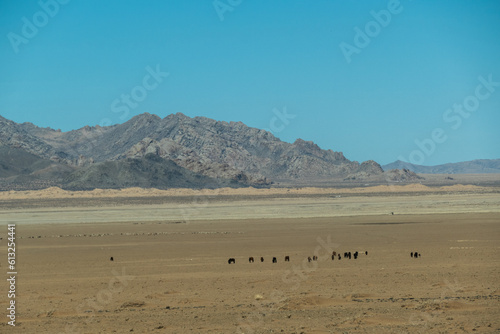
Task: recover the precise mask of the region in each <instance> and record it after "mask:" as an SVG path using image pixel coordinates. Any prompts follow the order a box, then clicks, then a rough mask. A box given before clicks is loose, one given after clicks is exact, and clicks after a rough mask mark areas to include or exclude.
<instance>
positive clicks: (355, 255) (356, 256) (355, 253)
mask: <svg viewBox="0 0 500 334" xmlns="http://www.w3.org/2000/svg"><path fill="white" fill-rule="evenodd" d="M357 258H358V252H357V251H356V252H354V260H356V259H357Z"/></svg>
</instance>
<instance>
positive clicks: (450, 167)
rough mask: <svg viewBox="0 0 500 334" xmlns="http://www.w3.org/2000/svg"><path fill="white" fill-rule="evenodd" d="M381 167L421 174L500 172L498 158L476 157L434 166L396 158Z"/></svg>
mask: <svg viewBox="0 0 500 334" xmlns="http://www.w3.org/2000/svg"><path fill="white" fill-rule="evenodd" d="M382 168H383V169H384V170H386V171H387V170H390V169H395V168H398V169H402V168H405V169H408V170H411V171H413V172H415V173H422V174H487V173H500V159H489V160H488V159H478V160H471V161H464V162H457V163H448V164H443V165H436V166H421V165H414V164H411V163H408V162H403V161H400V160H398V161H395V162H393V163H390V164H387V165H384V166H382Z"/></svg>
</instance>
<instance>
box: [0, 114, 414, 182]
mask: <svg viewBox="0 0 500 334" xmlns="http://www.w3.org/2000/svg"><path fill="white" fill-rule="evenodd" d="M410 167H412V166H401V169H392V170H387V171H386V172H384V170H383V169H382V167H381V166H380V165H379V164H378V163H376V162H375V161H365V162H362V163H359V162H357V161H350V160H348V159H347V158H346V157H345V156H344V155H343V153H342V152H335V151H332V150H323V149H321V148H320V147H318V146H317V145H316V144H314V143H313V142H311V141H305V140H302V139H297V140H296V141H295V142H294V143H287V142H283V141H281V140H280V139H278V138H276V137H275V136H274V135H273V134H272V133H270V132H268V131H265V130H261V129H257V128H252V127H248V126H246V125H245V124H243V123H241V122H229V123H227V122H222V121H216V120H213V119H209V118H206V117H194V118H190V117H187V116H185V115H183V114H181V113H177V114H171V115H169V116H167V117H165V118H163V119H162V118H160V117H158V116H156V115H152V114H148V113H144V114H141V115H137V116H135V117H133V118H132V119H130V120H129V121H127V122H125V123H123V124H117V125H112V126H107V127H101V126H93V127H91V126H85V127H83V128H80V129H78V130H73V131H68V132H62V131H60V130H54V129H51V128H41V127H38V126H36V125H34V124H31V123H22V124H18V123H15V122H13V121H10V120H8V119H5V118H3V117H1V116H0V190H9V189H40V188H46V187H49V186H59V187H61V188H63V189H70V190H86V189H94V188H124V187H145V188H149V187H154V188H160V189H162V188H163V189H164V188H174V187H183V188H217V187H245V186H254V187H269V186H271V185H273V184H274V185H292V186H293V185H322V184H326V183H332V182H333V181H335V182H341V183H344V184H347V185H357V184H364V183H366V182H381V183H383V182H415V181H418V180H421V179H422V176H418V175H417V174H416V173H415V172H414V171H413V169H412V168H410ZM397 168H398V167H397Z"/></svg>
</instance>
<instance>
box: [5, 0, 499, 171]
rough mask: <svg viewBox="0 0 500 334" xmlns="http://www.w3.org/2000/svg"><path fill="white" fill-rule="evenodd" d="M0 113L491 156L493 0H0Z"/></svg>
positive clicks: (412, 155) (418, 154)
mask: <svg viewBox="0 0 500 334" xmlns="http://www.w3.org/2000/svg"><path fill="white" fill-rule="evenodd" d="M0 32H1V34H0V35H1V38H0V115H2V116H4V117H6V118H8V119H11V120H14V121H16V122H28V121H29V122H32V123H34V124H36V125H38V126H42V127H47V126H48V127H52V128H55V129H58V128H59V129H62V130H63V131H67V130H71V129H76V128H80V127H82V126H85V125H96V124H101V125H106V124H115V123H122V122H124V121H126V120H128V119H130V118H131V117H133V116H135V115H138V114H141V113H144V112H149V113H152V114H157V115H159V116H160V117H165V116H167V115H168V114H171V113H177V112H182V113H184V114H186V115H188V116H191V117H194V116H205V117H209V118H213V119H216V120H223V121H242V122H243V123H245V124H247V125H249V126H252V127H257V128H266V129H269V130H271V131H272V132H273V133H274V134H275V135H276V136H277V137H279V138H280V139H282V140H284V141H287V142H293V141H295V140H296V139H297V138H302V139H304V140H312V141H314V142H315V143H317V144H318V145H319V146H320V147H321V148H323V149H332V150H334V151H342V152H344V154H345V156H346V157H347V158H348V159H351V160H357V161H365V160H369V159H373V160H376V161H377V162H379V163H381V164H385V163H389V162H392V161H395V160H397V159H398V158H399V159H405V160H407V161H410V162H413V163H418V164H423V165H435V164H441V163H447V162H458V161H465V160H472V159H481V158H485V159H493V158H500V1H494V0H490V1H486V0H476V1H472V0H470V1H463V0H447V1H431V0H428V1H424V0H420V1H418V0H413V1H411V0H401V1H399V2H398V1H393V0H390V1H388V0H385V1H353V0H342V1H340V0H339V1H335V0H332V1H325V0H323V1H320V0H318V1H310V0H303V1H295V0H282V1H279V0H276V1H268V0H252V1H250V0H241V1H240V0H216V1H213V0H206V1H201V0H200V1H185V0H169V1H159V0H158V1H153V0H151V1H139V0H137V1H127V0H109V1H97V0H86V1H77V0H71V1H68V0H64V1H63V0H41V1H34V0H33V1H32V0H24V1H14V0H11V1H8V0H0Z"/></svg>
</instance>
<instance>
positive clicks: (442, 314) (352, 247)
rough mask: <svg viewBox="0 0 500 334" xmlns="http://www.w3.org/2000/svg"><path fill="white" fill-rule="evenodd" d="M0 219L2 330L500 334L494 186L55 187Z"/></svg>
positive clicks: (25, 198) (498, 195) (1, 198)
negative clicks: (11, 277) (12, 230)
mask: <svg viewBox="0 0 500 334" xmlns="http://www.w3.org/2000/svg"><path fill="white" fill-rule="evenodd" d="M0 217H1V220H0V222H1V225H0V229H1V230H0V237H1V238H2V240H0V264H1V267H0V270H1V271H2V272H3V274H4V276H5V277H7V272H8V271H9V269H8V264H7V248H8V247H7V237H8V235H7V232H8V231H7V224H15V226H16V240H15V242H16V268H15V269H16V272H17V274H16V297H15V302H16V304H15V305H16V321H15V325H16V326H15V327H13V326H11V325H9V324H8V321H9V319H8V318H7V316H6V315H7V314H8V311H7V307H8V306H9V298H7V294H8V290H9V285H8V283H7V281H5V280H4V283H3V284H2V285H1V286H2V288H1V290H3V291H2V292H1V293H0V296H1V297H0V309H2V310H3V313H4V314H3V315H2V318H3V320H2V321H1V322H0V333H16V332H17V333H288V334H290V333H297V334H299V333H498V332H500V256H499V251H500V191H499V189H498V188H495V187H475V186H452V187H434V188H429V187H425V186H421V185H409V186H391V187H373V188H358V189H332V188H323V189H322V188H300V189H275V190H273V189H270V190H265V189H259V190H251V189H222V190H206V191H194V190H175V191H174V190H173V191H170V192H169V191H154V190H145V189H129V190H122V191H105V190H96V191H93V192H65V191H62V190H60V189H57V188H52V189H48V190H42V191H27V192H13V191H12V192H4V193H2V194H0ZM349 251H350V252H352V253H354V252H355V251H358V252H359V254H360V255H359V257H358V258H357V259H354V258H352V259H347V258H344V257H343V255H344V252H349ZM332 252H336V253H337V254H341V256H342V259H341V260H339V259H338V255H337V256H336V257H335V259H334V260H332V256H331V255H332ZM365 252H367V254H365ZM412 252H418V253H420V254H421V256H420V257H418V258H414V257H411V256H410V255H411V253H412ZM315 255H316V256H317V257H318V259H317V260H316V261H311V262H308V261H307V258H308V257H313V256H315ZM285 256H289V257H290V261H289V262H285V261H284V258H285ZM111 257H112V258H113V261H111ZM249 257H254V259H255V262H253V263H249ZM261 257H263V258H264V262H261V260H260V258H261ZM273 257H276V259H277V263H272V258H273ZM229 258H234V259H235V263H234V264H228V259H229Z"/></svg>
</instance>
